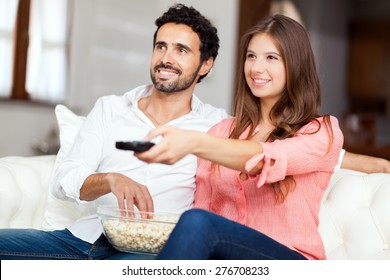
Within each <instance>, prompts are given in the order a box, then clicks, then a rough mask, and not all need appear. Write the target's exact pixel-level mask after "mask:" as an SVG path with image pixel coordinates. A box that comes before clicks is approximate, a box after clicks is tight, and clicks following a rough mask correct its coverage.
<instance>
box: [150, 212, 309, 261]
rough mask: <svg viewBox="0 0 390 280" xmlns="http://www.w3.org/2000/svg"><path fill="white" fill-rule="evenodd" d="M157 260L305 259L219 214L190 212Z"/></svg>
mask: <svg viewBox="0 0 390 280" xmlns="http://www.w3.org/2000/svg"><path fill="white" fill-rule="evenodd" d="M157 259H172V260H173V259H175V260H177V259H198V260H199V259H232V260H238V259H250V260H254V259H262V260H276V259H280V260H291V259H297V260H299V259H301V260H303V259H306V258H305V257H304V256H302V255H301V254H299V253H298V252H296V251H294V250H291V249H289V248H287V247H286V246H284V245H282V244H280V243H279V242H277V241H275V240H273V239H272V238H269V237H268V236H266V235H264V234H262V233H260V232H258V231H256V230H253V229H251V228H249V227H246V226H243V225H241V224H239V223H236V222H233V221H230V220H228V219H225V218H223V217H221V216H219V215H215V214H213V213H210V212H207V211H204V210H200V209H192V210H189V211H187V212H185V213H183V215H182V216H181V218H180V220H179V222H178V224H177V225H176V227H175V229H174V230H173V232H172V234H171V236H170V237H169V239H168V241H167V243H166V245H165V247H164V248H163V250H162V251H161V253H160V254H159V255H158V256H157Z"/></svg>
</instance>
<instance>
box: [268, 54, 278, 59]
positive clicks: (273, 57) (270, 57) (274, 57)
mask: <svg viewBox="0 0 390 280" xmlns="http://www.w3.org/2000/svg"><path fill="white" fill-rule="evenodd" d="M267 58H268V59H269V60H278V58H277V57H276V56H273V55H269V56H268V57H267Z"/></svg>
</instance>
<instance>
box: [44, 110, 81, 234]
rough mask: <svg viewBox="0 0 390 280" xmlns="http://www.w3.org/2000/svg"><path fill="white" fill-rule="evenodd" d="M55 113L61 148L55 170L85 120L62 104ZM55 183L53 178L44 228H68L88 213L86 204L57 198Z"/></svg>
mask: <svg viewBox="0 0 390 280" xmlns="http://www.w3.org/2000/svg"><path fill="white" fill-rule="evenodd" d="M55 115H56V118H57V122H58V127H59V137H60V149H59V151H58V154H57V158H56V161H55V163H54V169H53V170H56V169H57V168H58V165H59V164H60V163H61V162H62V161H63V160H64V159H65V157H66V156H67V154H68V153H69V151H70V149H71V148H72V145H73V142H74V139H75V138H76V136H77V134H78V132H79V130H80V128H81V126H82V124H83V122H84V120H85V117H83V116H78V115H76V114H75V113H73V112H72V111H71V110H69V109H68V108H67V107H66V106H64V105H61V104H60V105H57V106H56V108H55ZM54 184H55V182H54V181H53V178H52V179H51V184H50V186H49V193H48V198H47V206H46V211H45V214H44V217H43V222H42V228H43V229H45V230H53V229H63V228H66V227H68V226H70V225H71V224H72V223H73V222H74V221H75V220H77V219H78V218H80V217H82V216H84V215H86V214H87V209H86V208H87V207H86V205H78V204H77V203H76V202H73V201H67V200H66V197H63V199H64V200H61V199H58V198H56V197H55V196H54V195H53V194H52V191H53V185H54ZM56 195H57V194H56ZM58 196H60V194H58Z"/></svg>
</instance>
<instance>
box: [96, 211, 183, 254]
mask: <svg viewBox="0 0 390 280" xmlns="http://www.w3.org/2000/svg"><path fill="white" fill-rule="evenodd" d="M97 214H98V216H99V219H100V221H101V223H102V225H103V229H104V235H105V236H106V238H107V239H108V241H109V242H110V243H111V244H112V246H114V248H116V249H117V250H119V251H123V252H128V253H143V254H154V255H155V254H158V253H159V252H160V250H161V249H162V247H163V246H164V245H165V242H166V241H167V239H168V237H169V235H170V234H171V232H172V230H173V228H174V227H175V225H176V223H177V221H178V219H179V216H180V215H179V214H175V213H169V212H154V213H148V212H141V211H128V210H120V209H119V208H118V207H115V206H99V207H98V210H97Z"/></svg>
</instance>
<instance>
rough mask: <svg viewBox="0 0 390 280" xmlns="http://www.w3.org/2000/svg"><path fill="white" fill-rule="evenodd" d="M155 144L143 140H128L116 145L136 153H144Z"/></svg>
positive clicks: (118, 147)
mask: <svg viewBox="0 0 390 280" xmlns="http://www.w3.org/2000/svg"><path fill="white" fill-rule="evenodd" d="M153 146H154V143H153V142H143V141H128V142H120V141H118V142H116V143H115V147H116V148H117V149H120V150H129V151H134V152H136V153H142V152H146V151H147V150H149V149H150V148H151V147H153Z"/></svg>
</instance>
